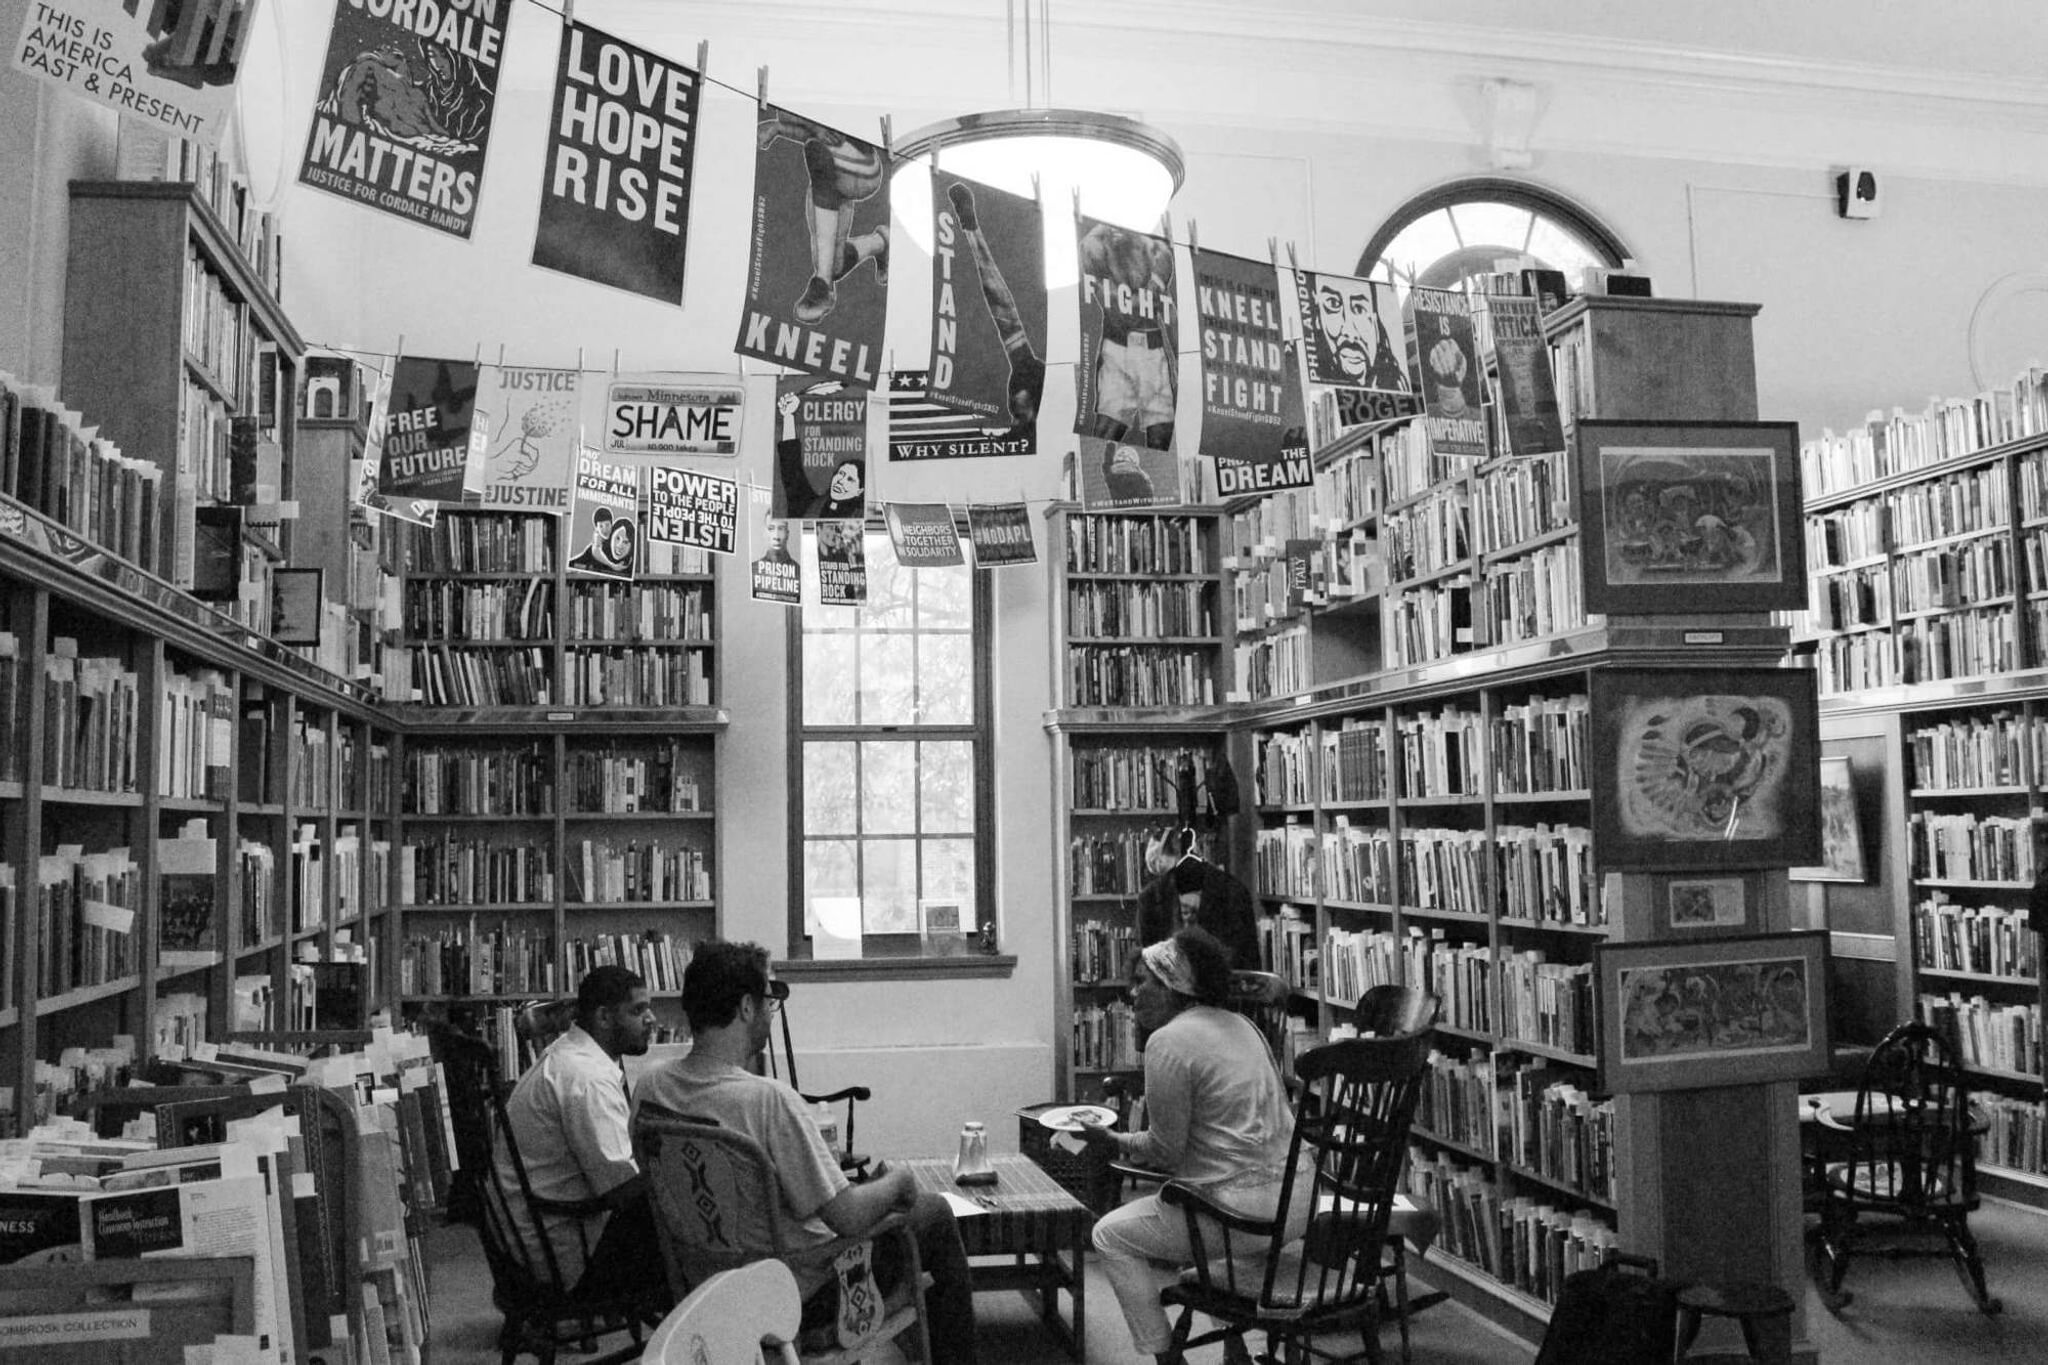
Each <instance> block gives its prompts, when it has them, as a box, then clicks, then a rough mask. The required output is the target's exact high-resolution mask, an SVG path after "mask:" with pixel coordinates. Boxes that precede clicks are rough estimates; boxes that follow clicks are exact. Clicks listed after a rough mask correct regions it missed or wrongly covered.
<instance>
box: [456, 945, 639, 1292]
mask: <svg viewBox="0 0 2048 1365" xmlns="http://www.w3.org/2000/svg"><path fill="white" fill-rule="evenodd" d="M653 1025H654V1006H653V1005H652V1004H651V1003H649V1001H648V998H647V983H646V982H645V981H644V980H642V979H641V978H640V976H639V975H638V974H637V973H634V972H630V971H627V970H626V969H625V968H624V967H615V966H610V965H607V966H603V967H593V968H592V969H591V970H590V973H589V975H587V976H585V977H584V978H583V981H582V983H581V984H580V985H579V986H577V988H576V1022H575V1023H574V1024H571V1025H570V1026H569V1029H568V1031H567V1032H565V1033H563V1034H562V1035H561V1036H560V1037H558V1038H556V1039H555V1041H553V1042H552V1043H549V1044H548V1047H547V1050H546V1051H545V1052H543V1053H542V1054H541V1055H540V1060H539V1061H537V1062H535V1063H534V1064H533V1065H532V1066H531V1067H529V1068H528V1069H527V1072H526V1074H525V1075H524V1076H521V1077H520V1078H519V1084H518V1085H517V1086H515V1087H513V1090H512V1097H511V1098H510V1099H508V1100H506V1101H505V1119H506V1122H507V1124H508V1125H509V1127H510V1128H511V1132H512V1140H513V1141H514V1142H515V1143H517V1144H518V1146H519V1156H520V1159H521V1161H522V1162H523V1163H524V1164H525V1166H526V1178H527V1180H528V1181H529V1182H530V1184H531V1186H532V1189H533V1192H534V1193H535V1194H536V1195H539V1196H540V1197H541V1198H543V1199H560V1200H583V1199H596V1198H602V1199H603V1200H604V1201H605V1208H604V1210H603V1211H601V1212H597V1213H592V1214H586V1215H584V1216H583V1219H582V1224H583V1227H582V1235H581V1236H580V1237H579V1236H577V1235H575V1234H574V1232H573V1231H572V1230H570V1221H571V1220H569V1219H566V1218H563V1217H561V1216H558V1215H551V1216H550V1224H549V1241H550V1244H551V1245H552V1246H553V1248H554V1254H555V1257H556V1264H557V1266H558V1267H559V1269H560V1271H561V1275H562V1280H563V1283H564V1284H566V1285H571V1286H573V1289H572V1290H571V1292H572V1293H574V1294H589V1293H603V1294H607V1295H609V1294H615V1293H619V1292H621V1291H632V1290H637V1289H643V1288H644V1289H646V1290H647V1291H648V1292H649V1293H650V1294H651V1295H660V1296H663V1297H664V1299H665V1297H666V1295H667V1293H668V1273H667V1271H666V1270H665V1269H664V1268H663V1265H662V1260H661V1247H660V1243H659V1242H658V1241H656V1239H655V1233H654V1212H653V1208H652V1206H651V1205H649V1204H648V1202H647V1181H646V1178H645V1177H644V1176H643V1175H641V1173H640V1166H639V1163H637V1162H636V1161H634V1160H633V1139H632V1135H631V1132H630V1129H629V1127H628V1124H629V1120H630V1110H629V1108H628V1105H627V1101H626V1074H625V1071H624V1069H623V1064H622V1062H621V1060H620V1059H621V1058H624V1057H638V1056H641V1055H643V1054H644V1053H645V1052H646V1051H647V1039H648V1034H649V1032H650V1031H651V1030H652V1028H653ZM493 1160H495V1161H496V1162H497V1163H498V1177H499V1179H500V1180H501V1181H503V1182H505V1185H506V1188H509V1189H517V1188H518V1185H519V1178H518V1176H517V1174H516V1173H515V1172H514V1171H513V1170H512V1168H511V1163H510V1157H509V1154H508V1153H506V1152H504V1151H502V1150H501V1151H498V1152H496V1153H494V1154H493ZM512 1216H513V1221H514V1222H515V1223H517V1224H519V1225H520V1226H519V1234H520V1236H521V1237H522V1238H523V1239H525V1241H526V1243H527V1245H528V1247H529V1248H530V1249H531V1253H532V1254H533V1255H535V1256H536V1257H538V1256H539V1255H540V1244H539V1240H538V1236H537V1234H536V1232H535V1229H534V1227H533V1224H532V1216H531V1213H530V1211H529V1210H528V1209H527V1207H526V1205H525V1203H524V1202H523V1201H520V1200H514V1201H513V1202H512ZM558 1228H559V1229H561V1231H557V1230H556V1229H558ZM586 1245H589V1246H590V1247H591V1250H590V1259H589V1263H588V1264H587V1265H586V1264H585V1263H584V1261H583V1248H584V1247H585V1246H586ZM545 1263H546V1262H545V1261H541V1262H540V1264H545Z"/></svg>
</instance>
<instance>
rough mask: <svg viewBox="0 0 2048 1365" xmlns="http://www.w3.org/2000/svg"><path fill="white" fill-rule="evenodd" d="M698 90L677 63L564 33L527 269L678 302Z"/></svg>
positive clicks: (584, 31)
mask: <svg viewBox="0 0 2048 1365" xmlns="http://www.w3.org/2000/svg"><path fill="white" fill-rule="evenodd" d="M701 91H702V86H701V84H700V83H699V81H698V79H697V73H696V72H695V71H692V70H691V69H690V68H689V67H687V66H684V65H683V64H682V63H680V62H675V61H671V60H670V59H668V58H666V57H663V56H660V55H658V54H656V53H653V52H649V51H647V50H646V49H645V48H640V47H635V46H633V45H632V44H631V43H627V42H623V41H621V40H620V39H617V38H614V37H612V36H611V35H609V34H607V33H601V32H599V31H598V30H597V29H594V28H592V27H590V26H589V25H588V24H581V23H572V24H569V25H568V26H567V27H566V28H565V29H564V31H563V34H562V48H561V56H560V58H559V59H558V61H557V63H556V67H555V102H554V111H553V115H552V117H551V118H550V120H549V123H548V151H547V161H546V163H545V166H544V168H543V170H542V174H541V186H540V226H539V229H538V231H537V232H536V233H535V235H534V242H533V263H534V264H535V265H538V266H544V267H546V268H547V269H549V270H559V271H561V272H562V273H563V274H566V275H574V276H576V277H577V278H579V279H585V280H592V281H595V282H596V283H598V284H608V285H611V286H612V287H614V288H616V289H624V290H628V291H630V292H632V293H635V294H642V295H645V296H646V297H648V298H650V299H660V300H661V301H662V302H664V303H673V304H676V305H678V306H680V305H681V304H682V301H683V248H684V245H685V241H686V238H687V236H688V231H689V223H690V187H691V185H692V184H693V183H694V182H695V172H694V170H693V162H694V159H695V156H696V150H697V137H696V129H697V106H698V101H699V98H700V95H701Z"/></svg>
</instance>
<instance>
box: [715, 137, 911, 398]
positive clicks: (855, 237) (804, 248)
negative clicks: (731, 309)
mask: <svg viewBox="0 0 2048 1365" xmlns="http://www.w3.org/2000/svg"><path fill="white" fill-rule="evenodd" d="M759 115H760V116H759V121H758V122H757V124H756V125H755V138H754V145H755V147H756V149H757V151H756V155H755V158H754V220H753V224H752V227H751V230H750V231H749V233H748V237H749V240H751V241H752V243H753V251H752V253H751V257H750V259H749V260H748V262H747V296H746V301H745V303H744V304H743V306H742V308H741V312H740V334H739V340H738V341H736V342H734V343H733V349H734V350H735V351H737V352H739V353H740V354H741V355H750V356H754V357H756V358H758V359H761V360H766V361H770V362H772V363H773V364H777V365H782V366H786V367H787V368H789V369H792V370H802V371H804V372H805V373H807V374H812V375H816V376H817V377H819V378H820V379H839V380H844V381H845V382H847V383H850V384H858V385H860V386H861V387H863V388H869V389H871V388H873V387H875V384H876V382H877V381H878V379H879V378H880V370H881V363H882V324H883V321H884V319H885V317H886V314H887V303H888V293H889V288H888V286H889V154H888V153H887V152H886V151H884V150H883V149H882V148H880V147H878V146H876V145H875V144H873V143H872V142H863V141H861V140H860V139H859V138H857V137H850V136H848V135H847V134H845V133H842V132H840V131H839V130H838V129H837V128H828V127H826V126H825V125H824V124H822V123H818V122H815V121H813V120H811V119H807V118H805V117H804V116H803V115H801V114H793V113H791V112H789V111H788V110H787V109H778V108H776V107H775V106H774V105H772V104H764V105H762V106H761V107H760V111H759Z"/></svg>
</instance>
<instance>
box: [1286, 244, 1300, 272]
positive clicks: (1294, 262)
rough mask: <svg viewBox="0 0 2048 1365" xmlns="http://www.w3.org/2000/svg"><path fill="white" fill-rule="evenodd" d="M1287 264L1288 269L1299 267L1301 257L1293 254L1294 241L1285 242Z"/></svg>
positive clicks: (1297, 268)
mask: <svg viewBox="0 0 2048 1365" xmlns="http://www.w3.org/2000/svg"><path fill="white" fill-rule="evenodd" d="M1287 266H1288V268H1289V269H1290V270H1299V269H1301V257H1299V256H1297V255H1295V254H1294V243H1292V242H1289V243H1288V244H1287Z"/></svg>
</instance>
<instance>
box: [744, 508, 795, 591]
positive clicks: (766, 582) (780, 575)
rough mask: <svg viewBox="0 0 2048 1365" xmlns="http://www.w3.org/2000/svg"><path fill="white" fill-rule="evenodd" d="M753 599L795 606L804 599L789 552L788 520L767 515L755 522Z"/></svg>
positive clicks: (789, 529)
mask: <svg viewBox="0 0 2048 1365" xmlns="http://www.w3.org/2000/svg"><path fill="white" fill-rule="evenodd" d="M756 526H757V529H756V530H755V532H754V536H755V541H754V544H755V557H754V582H753V589H754V600H755V601H756V602H774V603H777V604H779V605H781V606H785V607H794V606H797V605H799V604H800V603H801V602H802V601H803V589H802V586H801V580H800V579H799V577H798V573H797V564H796V556H795V555H793V554H791V553H790V551H789V537H790V532H791V530H792V529H793V528H792V527H791V525H790V523H788V522H786V521H783V520H781V519H780V518H778V517H768V518H765V519H764V520H761V521H759V522H757V523H756Z"/></svg>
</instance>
